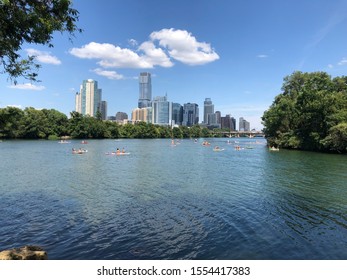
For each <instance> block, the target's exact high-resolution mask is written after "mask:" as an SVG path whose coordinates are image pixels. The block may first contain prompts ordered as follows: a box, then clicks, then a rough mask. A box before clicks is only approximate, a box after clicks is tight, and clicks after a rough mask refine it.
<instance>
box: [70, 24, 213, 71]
mask: <svg viewBox="0 0 347 280" xmlns="http://www.w3.org/2000/svg"><path fill="white" fill-rule="evenodd" d="M128 42H129V44H130V45H132V46H134V47H135V46H137V45H138V42H137V41H136V40H134V39H130V40H129V41H128ZM156 44H157V45H156ZM158 44H159V45H158ZM70 54H72V55H74V56H76V57H78V58H82V59H96V60H98V62H97V64H98V65H100V66H101V67H104V68H147V69H150V68H153V67H155V66H161V67H172V66H173V65H174V63H173V62H172V61H171V59H175V60H178V61H180V62H182V63H184V64H188V65H202V64H206V63H209V62H212V61H215V60H217V59H219V56H218V54H217V53H216V52H215V51H214V50H213V49H212V48H211V46H210V44H208V43H205V42H198V41H197V40H196V38H195V37H194V36H192V34H191V33H189V32H188V31H185V30H175V29H173V28H171V29H162V30H160V31H155V32H152V33H151V34H150V40H149V41H145V42H143V43H142V44H140V46H139V47H138V49H136V50H131V49H129V48H121V47H119V46H115V45H112V44H108V43H96V42H90V43H89V44H86V45H84V46H82V47H81V48H72V49H71V50H70Z"/></svg>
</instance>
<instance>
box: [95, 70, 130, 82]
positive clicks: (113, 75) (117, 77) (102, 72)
mask: <svg viewBox="0 0 347 280" xmlns="http://www.w3.org/2000/svg"><path fill="white" fill-rule="evenodd" d="M92 71H93V72H94V73H95V74H97V75H100V76H104V77H106V78H108V79H110V80H123V79H125V78H124V76H123V75H121V74H118V73H117V72H116V71H108V70H103V69H101V68H96V69H94V70H92Z"/></svg>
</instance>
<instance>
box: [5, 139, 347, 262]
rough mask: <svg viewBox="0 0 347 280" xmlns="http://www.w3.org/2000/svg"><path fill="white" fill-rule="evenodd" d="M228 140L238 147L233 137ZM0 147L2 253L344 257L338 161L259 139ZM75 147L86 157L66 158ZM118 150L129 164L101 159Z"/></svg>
mask: <svg viewBox="0 0 347 280" xmlns="http://www.w3.org/2000/svg"><path fill="white" fill-rule="evenodd" d="M231 140H232V141H233V140H236V139H231ZM210 141H211V142H212V145H216V144H218V145H219V146H221V147H223V148H225V150H224V151H222V152H213V150H212V146H211V147H203V146H202V145H201V143H202V139H200V140H199V143H194V141H191V140H183V141H182V143H181V144H179V145H177V146H174V147H172V146H170V140H122V141H114V140H95V141H89V144H88V145H82V144H80V142H79V141H72V143H70V144H58V143H57V142H56V141H4V142H2V143H0V205H1V211H0V224H1V225H0V250H4V249H7V248H12V247H20V246H23V245H26V244H34V245H40V246H42V247H44V249H45V250H46V251H47V252H48V256H49V259H347V157H346V156H343V155H325V154H319V153H308V152H297V151H284V150H281V151H279V152H269V151H268V150H267V149H266V146H265V142H264V140H257V141H258V142H261V144H259V143H258V144H256V143H255V141H256V140H253V139H251V140H250V139H241V140H237V141H239V142H240V144H239V145H240V146H242V147H247V146H249V145H251V146H252V147H253V149H244V150H241V151H235V150H234V147H233V145H227V143H226V141H227V140H226V139H211V140H210ZM80 146H84V148H87V149H88V153H86V154H84V155H73V154H71V153H70V151H71V148H72V147H75V148H78V147H80ZM116 147H119V148H122V147H124V148H126V150H127V151H128V152H130V155H128V156H107V155H105V152H107V151H111V150H115V149H116Z"/></svg>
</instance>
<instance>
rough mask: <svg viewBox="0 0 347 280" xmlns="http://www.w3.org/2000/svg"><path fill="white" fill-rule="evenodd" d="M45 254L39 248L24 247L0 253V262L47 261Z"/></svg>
mask: <svg viewBox="0 0 347 280" xmlns="http://www.w3.org/2000/svg"><path fill="white" fill-rule="evenodd" d="M47 259H48V257H47V252H46V251H44V250H43V249H42V248H41V247H39V246H24V247H22V248H14V249H11V250H5V251H1V252H0V260H47Z"/></svg>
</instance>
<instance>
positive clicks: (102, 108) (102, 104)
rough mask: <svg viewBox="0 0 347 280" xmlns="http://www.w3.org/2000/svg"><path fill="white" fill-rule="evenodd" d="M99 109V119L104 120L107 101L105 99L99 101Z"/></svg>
mask: <svg viewBox="0 0 347 280" xmlns="http://www.w3.org/2000/svg"><path fill="white" fill-rule="evenodd" d="M99 110H100V113H101V119H102V120H104V121H105V120H106V119H107V102H106V101H101V103H100V108H99Z"/></svg>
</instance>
